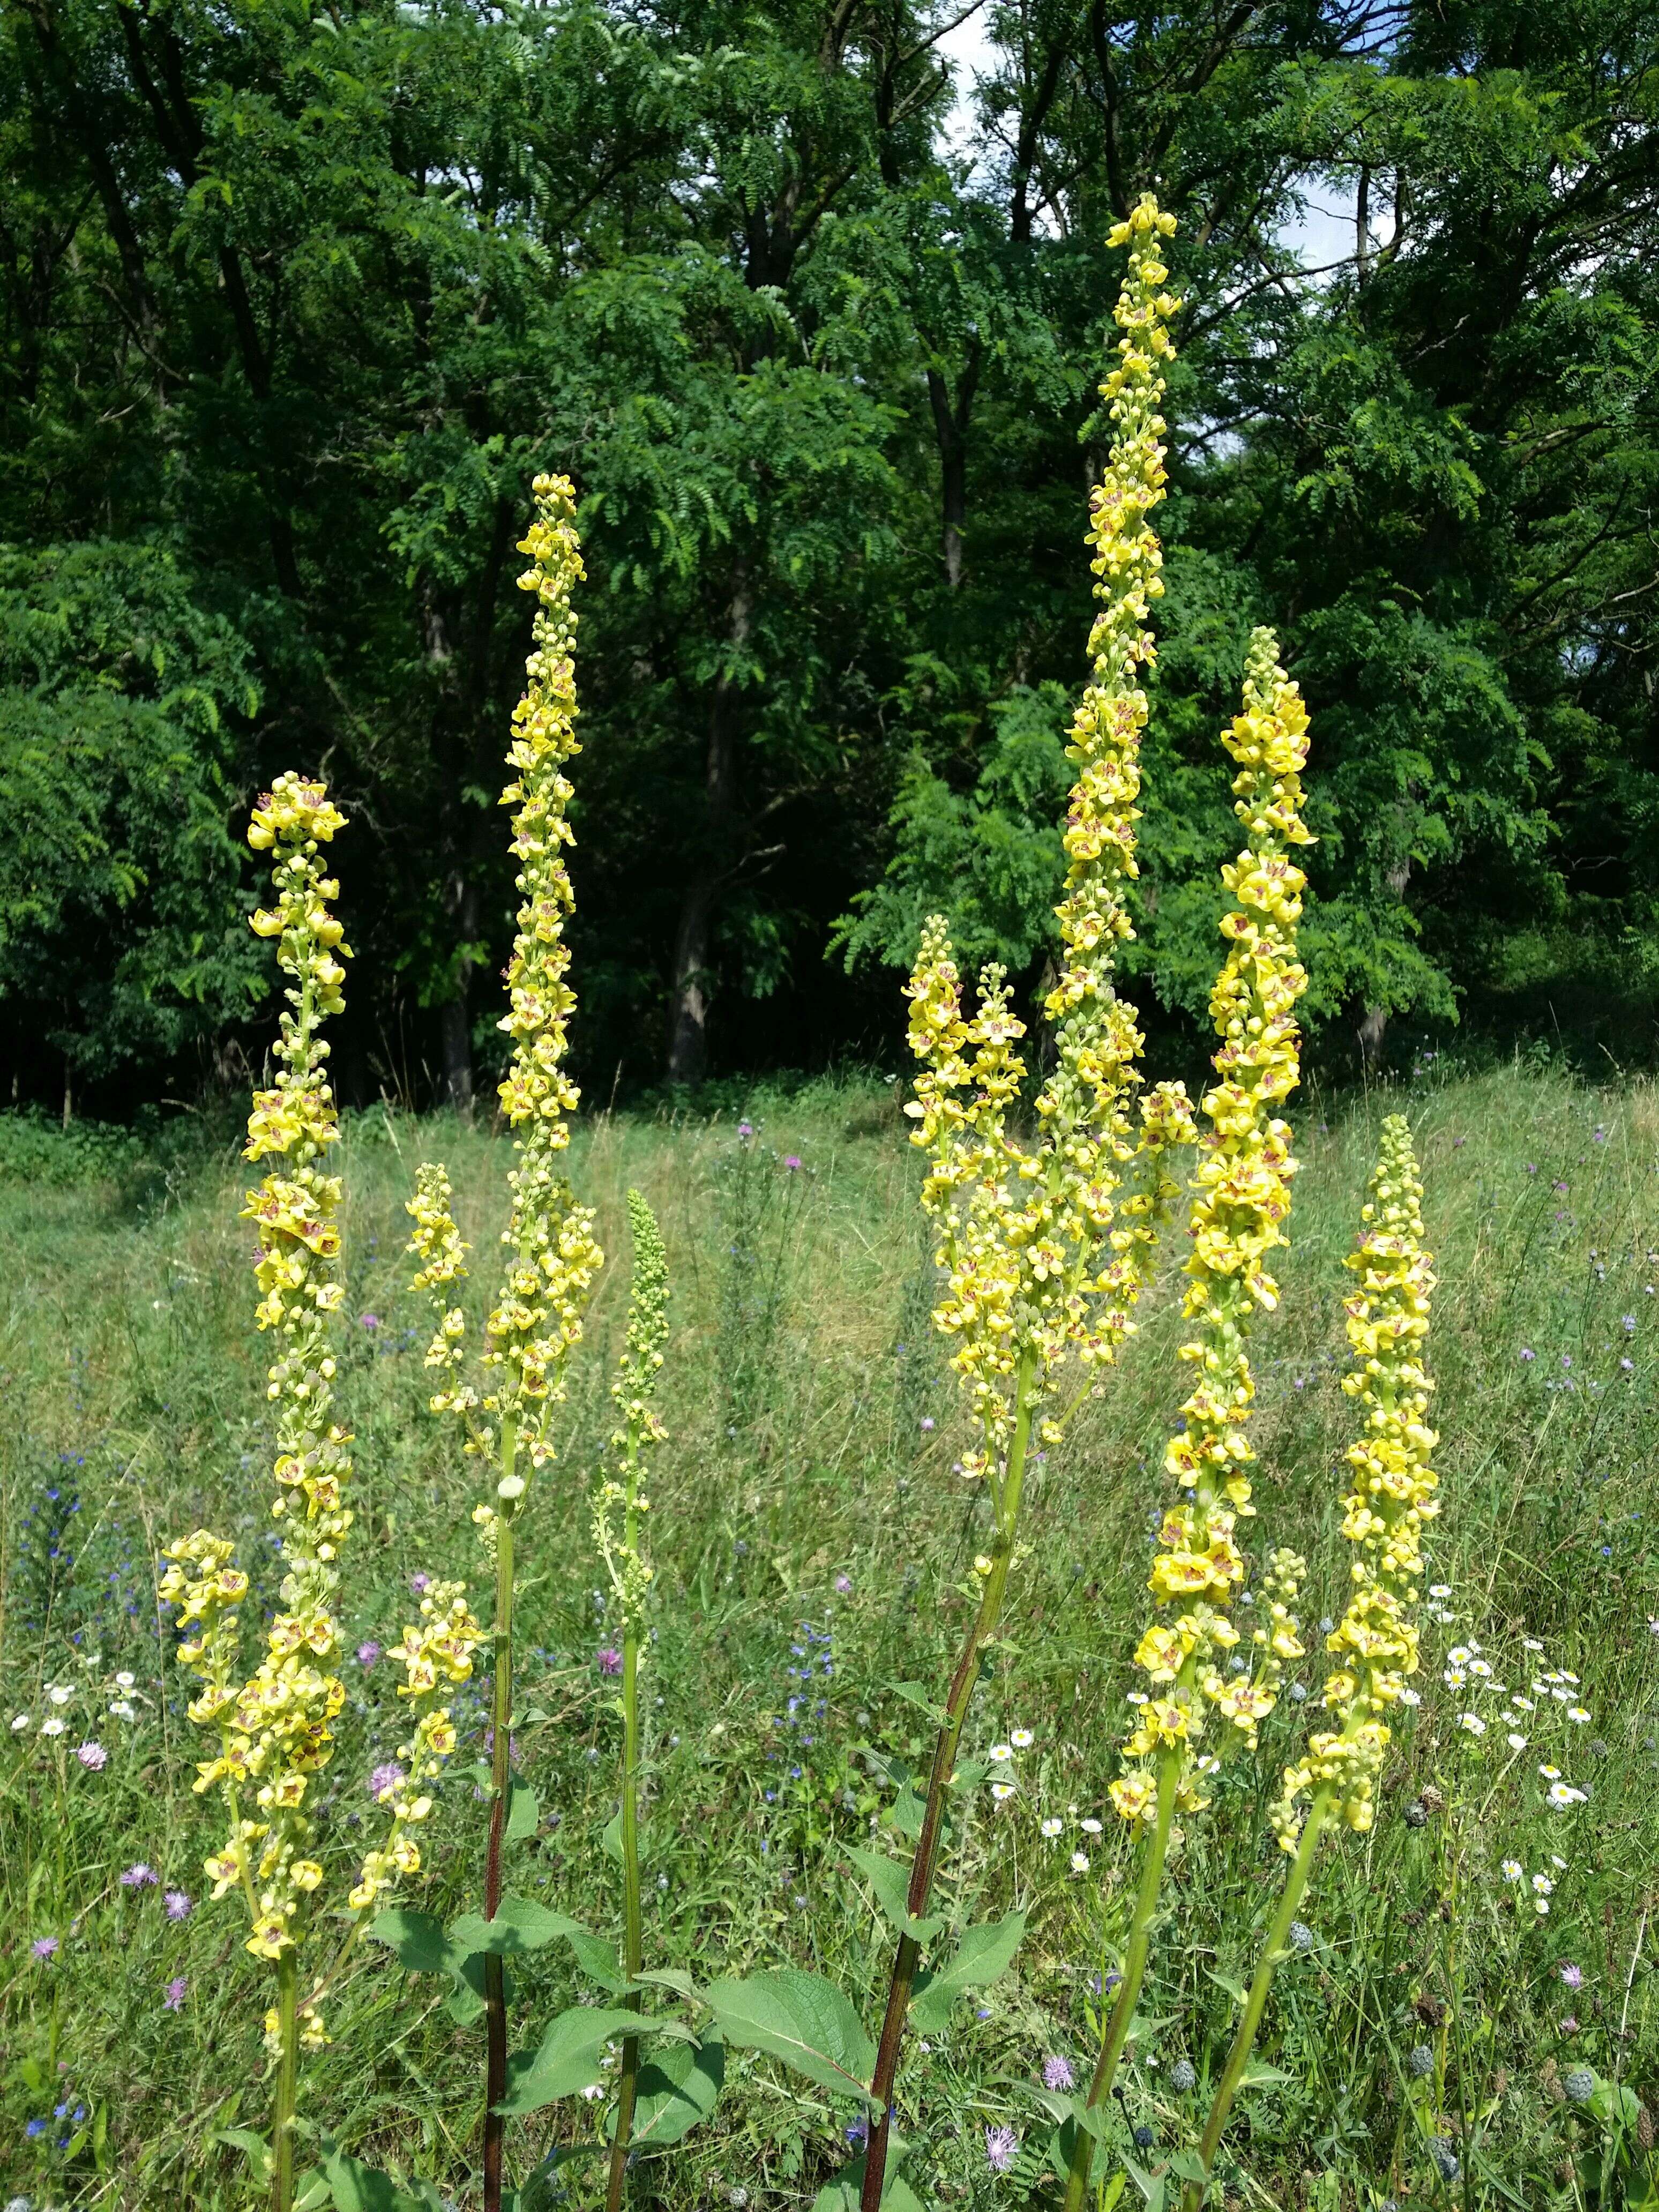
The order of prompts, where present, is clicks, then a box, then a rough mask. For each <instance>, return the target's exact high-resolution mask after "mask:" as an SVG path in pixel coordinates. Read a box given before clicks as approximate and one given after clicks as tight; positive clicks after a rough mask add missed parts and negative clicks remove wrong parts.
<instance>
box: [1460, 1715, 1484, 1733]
mask: <svg viewBox="0 0 1659 2212" xmlns="http://www.w3.org/2000/svg"><path fill="white" fill-rule="evenodd" d="M1457 1725H1458V1726H1459V1728H1464V1729H1468V1732H1469V1734H1470V1735H1485V1734H1486V1723H1485V1721H1483V1720H1482V1719H1481V1717H1480V1714H1479V1713H1459V1715H1458V1716H1457Z"/></svg>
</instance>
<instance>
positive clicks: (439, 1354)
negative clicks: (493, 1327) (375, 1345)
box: [404, 1163, 483, 1452]
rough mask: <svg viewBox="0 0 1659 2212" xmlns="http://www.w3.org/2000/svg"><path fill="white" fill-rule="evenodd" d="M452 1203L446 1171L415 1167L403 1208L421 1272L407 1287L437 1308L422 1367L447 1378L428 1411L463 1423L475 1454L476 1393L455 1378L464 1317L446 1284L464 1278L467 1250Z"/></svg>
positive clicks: (478, 1438)
mask: <svg viewBox="0 0 1659 2212" xmlns="http://www.w3.org/2000/svg"><path fill="white" fill-rule="evenodd" d="M452 1203H453V1194H452V1193H451V1190H450V1187H449V1177H448V1176H447V1173H446V1172H445V1170H444V1169H443V1168H442V1167H441V1166H436V1165H434V1164H430V1163H425V1164H422V1166H421V1167H419V1168H417V1169H416V1174H415V1195H414V1197H413V1198H411V1199H410V1200H407V1201H406V1203H405V1205H404V1212H405V1213H408V1214H410V1215H411V1216H412V1217H413V1219H414V1223H415V1233H414V1235H413V1236H412V1237H410V1240H409V1250H410V1255H411V1257H413V1258H415V1259H417V1260H418V1261H420V1262H421V1266H420V1269H419V1272H418V1273H416V1274H415V1275H413V1276H411V1277H410V1285H409V1287H410V1290H411V1291H431V1293H432V1295H433V1300H434V1303H435V1305H436V1307H437V1312H438V1326H437V1328H436V1329H435V1331H434V1333H433V1338H432V1341H431V1343H430V1344H429V1345H428V1346H427V1352H426V1364H427V1365H428V1367H431V1368H435V1369H437V1370H440V1371H441V1372H442V1373H443V1374H444V1375H446V1376H447V1378H448V1379H447V1381H446V1382H445V1384H444V1387H443V1388H442V1389H441V1390H438V1391H436V1392H435V1393H434V1395H433V1397H432V1400H431V1406H432V1410H433V1412H434V1413H453V1414H455V1415H456V1416H457V1417H458V1418H459V1419H460V1420H462V1421H463V1422H465V1425H466V1431H467V1445H466V1448H467V1449H468V1450H469V1451H474V1452H476V1451H478V1450H481V1449H483V1436H482V1434H481V1432H480V1431H479V1429H478V1425H477V1419H476V1416H477V1410H478V1404H479V1400H478V1394H477V1391H476V1390H475V1389H472V1387H471V1384H470V1383H465V1382H463V1381H462V1380H461V1379H460V1374H459V1370H460V1368H461V1364H462V1362H463V1359H464V1358H465V1343H466V1316H465V1314H464V1313H463V1312H462V1310H461V1309H460V1307H459V1306H456V1305H451V1304H450V1303H449V1296H448V1293H449V1288H450V1285H452V1284H453V1283H459V1281H461V1280H462V1279H463V1278H464V1277H465V1273H466V1255H467V1251H468V1249H469V1247H468V1246H466V1245H465V1244H464V1243H462V1242H461V1234H460V1231H459V1230H458V1229H457V1228H456V1226H455V1217H454V1214H453V1212H452V1210H451V1208H452Z"/></svg>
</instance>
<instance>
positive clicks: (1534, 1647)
mask: <svg viewBox="0 0 1659 2212" xmlns="http://www.w3.org/2000/svg"><path fill="white" fill-rule="evenodd" d="M1543 1648H1544V1647H1543V1645H1542V1644H1541V1643H1540V1642H1539V1641H1538V1638H1536V1637H1535V1636H1523V1637H1522V1639H1521V1649H1522V1650H1523V1651H1541V1650H1543Z"/></svg>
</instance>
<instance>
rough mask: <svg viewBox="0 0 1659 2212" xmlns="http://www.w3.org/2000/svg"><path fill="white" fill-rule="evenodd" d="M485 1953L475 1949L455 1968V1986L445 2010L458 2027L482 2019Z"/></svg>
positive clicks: (469, 2024)
mask: <svg viewBox="0 0 1659 2212" xmlns="http://www.w3.org/2000/svg"><path fill="white" fill-rule="evenodd" d="M483 1972H484V1954H483V1952H482V1951H474V1952H472V1953H471V1954H470V1956H468V1957H467V1958H465V1959H463V1960H461V1961H460V1963H459V1966H457V1967H456V1969H455V1986H454V1988H453V1990H451V1991H450V1993H449V1996H448V1998H447V2001H446V2002H445V2005H444V2010H445V2011H446V2012H447V2014H448V2015H449V2017H450V2018H451V2020H453V2021H454V2023H455V2025H456V2027H471V2025H472V2023H473V2021H475V2020H482V2019H483V2015H484V2011H485V2005H484V1980H483Z"/></svg>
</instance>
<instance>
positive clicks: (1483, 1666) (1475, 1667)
mask: <svg viewBox="0 0 1659 2212" xmlns="http://www.w3.org/2000/svg"><path fill="white" fill-rule="evenodd" d="M1469 1672H1470V1674H1480V1675H1481V1676H1483V1677H1484V1678H1485V1679H1486V1680H1488V1681H1490V1680H1491V1679H1492V1668H1491V1666H1490V1664H1489V1663H1488V1662H1486V1660H1485V1659H1471V1660H1470V1662H1469Z"/></svg>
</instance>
